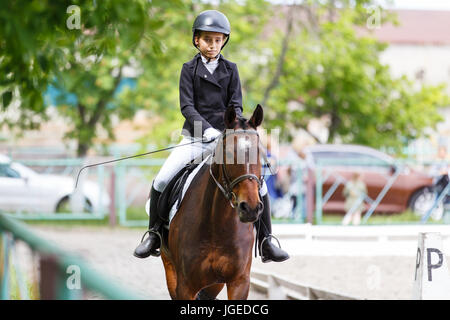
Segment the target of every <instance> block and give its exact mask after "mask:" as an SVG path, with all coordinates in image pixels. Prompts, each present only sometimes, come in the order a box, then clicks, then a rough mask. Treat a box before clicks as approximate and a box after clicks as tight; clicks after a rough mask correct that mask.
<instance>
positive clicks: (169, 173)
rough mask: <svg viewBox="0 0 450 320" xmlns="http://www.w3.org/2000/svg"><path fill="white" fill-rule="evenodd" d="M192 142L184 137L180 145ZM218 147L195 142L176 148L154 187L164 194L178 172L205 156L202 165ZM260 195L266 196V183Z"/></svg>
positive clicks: (214, 144)
mask: <svg viewBox="0 0 450 320" xmlns="http://www.w3.org/2000/svg"><path fill="white" fill-rule="evenodd" d="M191 141H192V138H190V137H183V139H182V140H181V142H180V143H179V144H178V145H182V144H187V143H189V142H191ZM216 145H217V142H211V143H202V142H195V143H192V144H187V145H185V146H181V147H177V148H174V149H173V150H172V152H171V153H170V155H169V157H168V158H167V160H166V161H165V162H164V164H163V166H162V167H161V169H160V170H159V172H158V174H157V175H156V178H155V180H154V182H153V187H154V188H155V189H156V190H157V191H159V192H163V191H164V188H165V187H166V186H167V184H168V183H169V182H170V179H172V177H173V176H175V174H177V172H179V171H180V170H181V169H182V168H183V167H184V166H185V165H186V164H188V163H189V162H191V161H192V160H193V159H195V158H197V157H199V156H200V155H201V154H203V156H202V159H200V161H199V162H198V163H200V162H201V161H202V160H203V159H205V158H206V157H207V156H208V155H210V154H212V153H213V151H214V148H215V147H216ZM260 193H261V196H265V195H266V193H267V186H266V182H265V181H264V182H263V185H262V187H261V191H260Z"/></svg>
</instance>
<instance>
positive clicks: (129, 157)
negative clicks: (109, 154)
mask: <svg viewBox="0 0 450 320" xmlns="http://www.w3.org/2000/svg"><path fill="white" fill-rule="evenodd" d="M216 139H217V137H216V138H214V139H211V140H205V139H203V138H202V139H197V140H195V139H193V140H192V141H191V142H188V143H183V144H177V145H176V146H172V147H167V148H163V149H159V150H155V151H150V152H146V153H141V154H136V155H134V156H128V157H124V158H120V159H114V160H109V161H104V162H99V163H94V164H90V165H87V166H84V167H82V168H81V169H80V171H78V175H77V180H76V182H75V189H76V188H77V186H78V179H79V178H80V174H81V171H83V170H84V169H86V168H90V167H95V166H99V165H103V164H107V163H112V162H117V161H122V160H127V159H131V158H136V157H142V156H146V155H149V154H152V153H157V152H162V151H166V150H170V149H175V148H178V147H182V146H187V145H190V144H193V143H197V142H203V143H211V142H213V141H215V140H216Z"/></svg>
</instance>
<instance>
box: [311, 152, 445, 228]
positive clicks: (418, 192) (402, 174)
mask: <svg viewBox="0 0 450 320" xmlns="http://www.w3.org/2000/svg"><path fill="white" fill-rule="evenodd" d="M304 153H305V156H306V158H305V160H306V163H307V166H308V168H311V169H313V170H315V168H316V167H317V165H318V164H319V163H322V164H323V170H322V178H323V179H326V180H325V181H323V187H322V192H323V193H322V196H325V195H326V194H327V192H328V191H329V190H330V188H332V186H333V184H334V183H335V182H336V181H337V179H342V180H343V183H340V184H339V187H338V188H337V189H336V190H335V191H334V192H333V194H332V196H331V197H330V198H329V200H328V201H327V202H326V203H325V205H324V206H323V212H341V213H343V212H345V209H344V202H345V199H344V196H343V195H342V191H343V188H344V184H345V181H348V180H350V179H351V177H352V176H353V174H354V173H356V172H362V173H363V180H364V182H365V184H366V186H367V190H368V196H369V197H370V198H371V199H372V200H375V199H376V198H377V196H378V195H379V194H380V192H381V191H382V189H383V187H384V186H385V185H386V184H387V183H388V181H389V180H390V178H392V177H393V176H394V175H395V174H396V173H397V172H398V173H399V174H398V176H397V177H396V179H395V180H394V182H393V184H392V186H391V187H390V188H389V190H388V191H387V193H386V194H385V196H384V197H383V199H382V200H381V202H380V203H379V205H378V206H377V208H376V209H375V211H374V212H385V213H395V212H397V213H398V212H403V211H405V210H406V209H408V208H410V209H411V210H412V211H413V212H415V213H416V214H417V215H420V216H422V215H424V214H425V213H427V212H428V209H429V208H431V206H432V205H433V203H434V199H435V194H434V193H433V189H432V186H433V177H432V176H430V175H428V174H426V173H424V172H420V171H417V170H414V169H413V168H410V167H408V166H405V165H398V164H396V162H395V160H394V158H392V157H391V156H389V155H387V154H385V153H383V152H380V151H378V150H375V149H372V148H369V147H365V146H359V145H345V144H335V145H329V144H324V145H313V146H308V147H306V148H305V150H304ZM366 207H367V208H369V205H367V204H366ZM442 215H443V208H442V207H438V208H437V209H436V210H435V211H434V213H433V215H432V218H433V219H435V220H436V219H440V218H441V217H442Z"/></svg>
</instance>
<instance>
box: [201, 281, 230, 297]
mask: <svg viewBox="0 0 450 320" xmlns="http://www.w3.org/2000/svg"><path fill="white" fill-rule="evenodd" d="M224 285H225V283H216V284H213V285H210V286H209V287H206V288H203V289H202V290H200V292H202V293H203V295H202V297H199V296H197V299H199V300H203V299H207V300H213V299H215V298H216V297H217V295H218V294H219V293H220V291H222V289H223V286H224ZM200 292H199V293H200Z"/></svg>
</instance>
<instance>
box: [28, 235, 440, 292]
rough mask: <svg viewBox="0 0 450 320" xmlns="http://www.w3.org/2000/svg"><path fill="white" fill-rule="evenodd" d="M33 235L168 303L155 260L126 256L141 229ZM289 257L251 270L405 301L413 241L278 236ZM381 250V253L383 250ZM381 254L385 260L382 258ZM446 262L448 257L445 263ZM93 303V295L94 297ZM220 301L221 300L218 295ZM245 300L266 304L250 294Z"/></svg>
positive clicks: (161, 272) (410, 279) (412, 266)
mask: <svg viewBox="0 0 450 320" xmlns="http://www.w3.org/2000/svg"><path fill="white" fill-rule="evenodd" d="M31 228H32V229H33V230H34V231H35V232H36V233H37V234H39V235H41V236H42V237H44V238H46V239H48V240H50V241H51V242H54V243H56V244H58V245H59V246H60V247H62V248H65V249H67V250H69V251H71V252H73V253H75V254H78V255H80V256H81V257H83V258H84V259H85V260H86V261H87V262H88V263H90V264H91V266H92V267H93V268H94V269H96V270H97V271H98V272H100V273H101V274H103V275H105V276H107V277H110V278H112V279H114V280H115V281H117V282H118V283H119V284H122V285H124V286H126V287H127V288H130V289H132V290H134V291H135V292H136V293H138V294H141V295H143V296H146V297H149V298H151V299H169V298H170V297H169V294H168V292H167V287H166V283H165V274H164V268H163V265H162V262H161V259H160V258H153V257H152V258H148V259H137V258H135V257H134V256H133V255H132V253H133V250H134V248H135V247H136V245H137V244H138V243H139V241H140V238H141V235H142V230H141V229H127V228H119V227H118V228H113V229H111V228H107V227H84V228H81V227H76V228H67V227H43V226H32V227H31ZM280 241H281V244H282V246H283V247H284V248H285V249H286V250H287V251H288V252H289V253H290V254H291V258H290V259H289V260H287V261H285V262H282V263H274V262H271V263H267V264H263V263H261V261H260V258H259V257H258V258H256V259H254V260H253V265H252V268H253V269H255V270H256V269H257V270H265V271H270V272H273V273H275V274H278V275H282V276H284V277H286V278H288V279H290V280H294V281H297V282H300V283H303V284H309V285H312V286H315V287H320V288H324V289H327V290H331V291H335V292H338V293H341V294H344V295H350V296H354V297H357V298H361V299H411V297H412V289H413V279H414V271H415V253H416V249H417V241H392V242H384V243H379V242H352V241H340V242H339V241H320V240H316V241H313V242H311V241H306V240H300V239H291V238H282V237H280ZM383 248H385V250H384V251H383ZM383 252H386V253H387V254H386V255H383ZM447 259H448V258H447ZM94 298H95V296H94ZM219 298H220V299H226V292H225V290H222V292H221V293H220V295H219ZM249 299H266V297H265V295H263V294H261V293H259V292H254V291H251V292H250V295H249Z"/></svg>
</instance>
